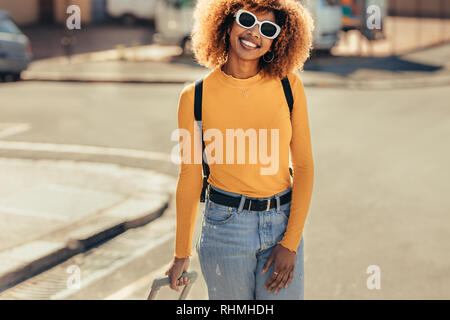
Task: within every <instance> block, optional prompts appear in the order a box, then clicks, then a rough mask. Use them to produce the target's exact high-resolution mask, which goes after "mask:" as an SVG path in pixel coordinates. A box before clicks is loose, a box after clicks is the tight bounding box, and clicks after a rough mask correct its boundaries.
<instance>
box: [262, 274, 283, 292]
mask: <svg viewBox="0 0 450 320" xmlns="http://www.w3.org/2000/svg"><path fill="white" fill-rule="evenodd" d="M278 278H280V279H281V278H282V275H281V273H280V272H278V274H277V272H276V271H275V272H272V275H271V276H270V278H269V280H267V282H266V283H265V284H264V288H267V292H270V290H272V289H271V288H272V287H273V285H274V284H275V283H278V282H277V279H278Z"/></svg>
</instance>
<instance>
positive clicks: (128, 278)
mask: <svg viewBox="0 0 450 320" xmlns="http://www.w3.org/2000/svg"><path fill="white" fill-rule="evenodd" d="M181 89H182V86H180V85H120V84H82V83H78V84H74V83H72V84H67V83H38V82H19V83H2V84H0V97H1V103H0V115H1V117H0V123H22V124H27V125H28V126H27V127H26V129H25V130H24V131H21V132H18V133H16V134H11V135H9V136H3V137H0V141H10V142H17V141H21V142H28V143H29V145H30V146H33V145H35V144H36V143H42V142H46V143H49V144H55V150H54V151H39V150H37V149H33V148H30V150H20V151H19V150H12V149H4V148H0V157H23V158H50V159H83V160H88V161H98V162H102V161H104V162H114V163H121V164H125V165H128V166H133V167H140V168H147V169H152V170H156V171H160V172H164V173H167V174H171V175H173V176H176V175H177V173H178V168H177V166H176V165H174V164H172V163H170V162H167V161H161V160H157V159H156V158H155V160H143V159H136V158H133V157H126V156H125V157H124V156H121V157H119V156H107V155H104V154H101V152H99V153H97V154H76V153H61V152H59V151H58V150H59V149H58V146H60V145H79V146H99V147H114V148H124V149H132V150H144V151H152V152H155V153H161V154H169V153H170V152H171V151H172V148H173V147H174V146H175V144H176V142H174V141H170V135H171V133H172V131H173V130H174V129H175V128H176V110H177V101H178V94H179V92H180V91H181ZM306 93H307V100H308V105H309V114H310V122H311V130H312V139H313V151H314V160H315V165H316V180H315V186H314V193H313V200H312V205H311V210H310V213H309V217H308V220H307V224H306V227H305V234H304V239H305V258H306V259H305V286H306V287H305V298H306V299H406V298H412V299H442V298H446V299H448V298H449V297H450V286H449V284H450V275H449V273H448V271H449V269H450V256H449V255H448V252H450V233H449V226H450V216H449V215H448V211H449V208H450V199H449V197H448V196H447V193H448V190H449V187H450V183H449V178H450V177H449V171H448V163H450V153H449V150H448V145H449V144H450V141H449V140H450V120H449V119H450V118H449V117H448V113H449V110H448V100H449V88H448V87H439V88H424V89H404V90H396V91H388V90H385V91H381V90H378V91H362V90H359V91H350V90H346V89H332V88H330V89H323V88H306ZM0 181H1V177H0ZM172 210H173V209H172ZM172 215H173V211H172ZM199 216H200V215H199ZM133 231H134V232H138V229H136V230H133ZM136 237H138V238H139V235H136ZM158 250H159V251H158V252H159V254H158V255H156V256H152V257H146V256H145V253H143V255H141V256H137V257H136V258H135V259H134V258H133V259H131V260H129V261H128V262H127V263H126V264H123V265H121V266H119V267H118V268H117V270H112V271H110V273H109V274H108V275H104V276H103V277H102V275H101V274H99V276H98V278H95V279H94V280H95V281H94V280H92V281H91V282H90V285H89V287H88V288H86V289H84V291H83V292H78V294H75V295H73V296H72V297H73V298H82V297H87V298H95V299H104V298H108V297H109V298H111V296H113V297H114V294H116V297H118V296H120V297H122V298H130V297H131V298H136V299H140V298H143V296H144V293H146V292H147V288H146V287H145V285H144V286H143V285H142V283H146V281H148V275H149V274H152V272H153V273H154V272H155V271H158V270H160V269H161V268H163V267H164V266H165V265H166V264H167V263H168V262H169V261H170V257H171V255H172V252H173V251H172V250H173V243H172V241H170V240H168V241H167V242H166V243H164V244H162V245H161V247H158ZM369 266H377V267H378V268H379V270H380V274H381V287H380V289H373V290H370V289H368V287H367V279H368V277H369V276H370V275H369V274H368V273H367V272H366V270H367V269H368V267H369ZM193 268H195V269H196V270H197V271H199V269H198V265H197V267H196V265H195V263H194V264H193ZM48 272H51V270H50V271H48ZM161 275H162V274H161ZM146 277H147V278H146ZM111 279H116V280H115V281H114V284H112V283H113V282H112V281H111ZM117 279H119V280H117ZM140 279H141V281H140ZM142 279H143V280H142ZM40 281H42V283H43V284H45V281H52V280H45V277H44V278H41V280H40ZM139 281H140V282H139ZM139 283H140V285H137V284H139ZM199 283H201V282H199ZM133 284H134V285H133ZM124 288H126V290H125V291H126V294H125V293H124V292H125V291H123V289H124ZM121 290H122V291H121ZM198 290H200V291H199V292H198V293H196V294H198V297H203V298H204V297H205V295H204V294H205V292H204V287H201V285H199V289H198ZM119 293H120V294H119ZM117 294H119V295H117ZM193 296H195V294H194V295H193ZM66 298H70V296H67V297H66Z"/></svg>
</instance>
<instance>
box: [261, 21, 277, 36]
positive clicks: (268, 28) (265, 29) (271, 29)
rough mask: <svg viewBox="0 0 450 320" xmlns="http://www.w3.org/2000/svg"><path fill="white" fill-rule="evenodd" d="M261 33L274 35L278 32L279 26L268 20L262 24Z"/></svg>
mask: <svg viewBox="0 0 450 320" xmlns="http://www.w3.org/2000/svg"><path fill="white" fill-rule="evenodd" d="M261 33H262V34H263V35H264V36H266V37H273V36H274V35H275V34H276V33H277V28H276V27H275V26H274V25H273V24H271V23H268V22H264V23H263V24H262V25H261Z"/></svg>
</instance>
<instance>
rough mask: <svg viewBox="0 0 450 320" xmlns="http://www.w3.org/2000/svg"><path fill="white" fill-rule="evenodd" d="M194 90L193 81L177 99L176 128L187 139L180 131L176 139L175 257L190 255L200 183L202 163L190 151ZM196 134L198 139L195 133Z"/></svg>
mask: <svg viewBox="0 0 450 320" xmlns="http://www.w3.org/2000/svg"><path fill="white" fill-rule="evenodd" d="M194 89H195V86H194V84H191V85H189V86H187V87H185V88H184V89H183V91H182V92H181V94H180V98H179V102H178V129H179V130H181V131H184V132H185V134H187V135H188V136H189V137H190V138H187V139H186V137H185V136H184V135H183V134H180V137H179V141H178V142H179V146H180V156H181V159H182V161H181V162H180V166H179V173H178V182H177V188H176V215H177V227H176V240H175V257H177V258H185V257H188V256H190V255H191V246H192V237H193V233H194V227H195V222H196V219H197V212H198V207H199V203H200V193H201V190H202V186H203V179H202V164H201V162H200V163H198V164H196V163H195V162H194V152H195V151H196V150H195V149H194V147H195V146H194V126H197V123H196V122H195V116H194ZM197 130H198V132H197V134H199V132H200V131H199V128H198V126H197ZM197 136H198V137H199V138H201V137H200V136H199V135H197ZM183 140H185V141H183ZM199 147H200V150H199V151H200V154H201V140H198V143H197V152H198V148H199ZM189 151H190V155H189ZM185 152H186V153H187V154H186V156H187V157H186V159H188V158H189V161H185V160H184V159H183V157H184V155H185ZM200 159H201V158H200Z"/></svg>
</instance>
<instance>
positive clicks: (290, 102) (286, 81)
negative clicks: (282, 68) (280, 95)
mask: <svg viewBox="0 0 450 320" xmlns="http://www.w3.org/2000/svg"><path fill="white" fill-rule="evenodd" d="M281 83H282V84H283V90H284V95H285V97H286V101H287V104H288V106H289V112H290V113H291V114H292V108H293V107H294V97H293V96H292V90H291V84H290V83H289V79H288V77H284V78H283V79H281Z"/></svg>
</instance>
